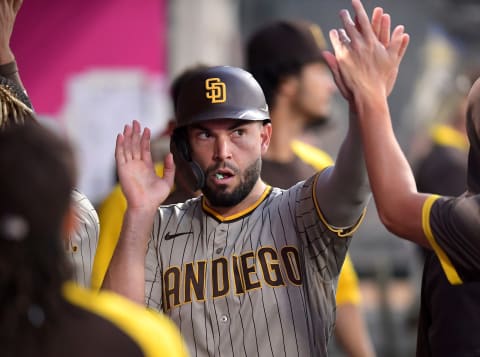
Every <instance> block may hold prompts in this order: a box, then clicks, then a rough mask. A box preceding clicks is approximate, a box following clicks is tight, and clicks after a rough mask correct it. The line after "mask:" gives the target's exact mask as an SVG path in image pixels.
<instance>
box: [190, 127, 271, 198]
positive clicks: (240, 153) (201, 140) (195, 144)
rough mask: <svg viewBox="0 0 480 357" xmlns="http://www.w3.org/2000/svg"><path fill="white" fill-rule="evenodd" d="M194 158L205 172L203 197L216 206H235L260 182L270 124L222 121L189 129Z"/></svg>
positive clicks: (268, 139)
mask: <svg viewBox="0 0 480 357" xmlns="http://www.w3.org/2000/svg"><path fill="white" fill-rule="evenodd" d="M188 132H189V140H190V145H191V150H192V157H193V159H194V160H195V161H196V162H197V163H198V164H199V165H200V167H201V168H202V170H203V171H204V172H205V187H204V188H203V190H202V191H203V194H204V195H205V197H206V199H207V200H208V202H209V204H210V205H212V206H214V207H232V206H235V205H237V204H238V203H240V202H241V201H242V200H243V199H245V198H246V197H247V196H248V194H249V193H250V192H251V191H252V189H253V187H254V186H255V184H256V183H257V182H258V181H259V178H260V170H261V155H262V154H263V153H264V152H265V151H266V150H267V148H268V143H269V141H270V135H271V126H270V124H267V125H262V123H261V122H258V121H240V120H233V119H222V120H212V121H205V122H202V123H201V124H199V125H196V126H192V127H190V128H189V131H188Z"/></svg>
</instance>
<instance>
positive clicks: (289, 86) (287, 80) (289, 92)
mask: <svg viewBox="0 0 480 357" xmlns="http://www.w3.org/2000/svg"><path fill="white" fill-rule="evenodd" d="M298 86H299V79H298V77H297V76H294V75H289V76H287V77H284V78H282V79H281V81H280V84H279V86H278V94H279V95H280V96H282V95H283V96H285V97H288V98H291V97H293V96H295V95H296V93H297V90H298Z"/></svg>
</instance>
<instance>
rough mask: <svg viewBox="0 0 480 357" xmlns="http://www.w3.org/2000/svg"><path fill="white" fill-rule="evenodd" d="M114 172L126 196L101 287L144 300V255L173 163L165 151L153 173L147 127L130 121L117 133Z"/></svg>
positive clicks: (169, 187) (139, 301)
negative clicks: (160, 165) (161, 164)
mask: <svg viewBox="0 0 480 357" xmlns="http://www.w3.org/2000/svg"><path fill="white" fill-rule="evenodd" d="M115 160H116V162H117V170H118V176H119V179H120V185H121V186H122V191H123V193H124V195H125V198H126V199H127V211H126V212H125V216H124V220H123V226H122V232H121V234H120V239H119V242H118V245H117V247H116V250H115V253H114V255H113V258H112V261H111V263H110V266H109V268H108V272H107V275H106V276H105V280H104V283H103V287H104V288H106V289H110V290H113V291H115V292H117V293H120V294H122V295H124V296H126V297H128V298H129V299H131V300H134V301H136V302H138V303H140V304H144V303H145V298H144V296H145V267H144V265H145V255H146V251H147V245H148V241H149V237H150V233H151V230H152V225H153V221H154V216H155V213H156V210H157V208H158V206H159V205H160V204H161V203H162V202H163V201H164V200H165V199H166V198H167V196H168V194H169V193H170V190H171V188H172V186H173V177H174V174H175V166H174V164H173V158H172V155H171V154H169V155H167V157H166V159H165V163H164V172H163V174H164V175H163V178H160V177H158V176H157V175H156V173H155V169H154V164H153V162H152V156H151V153H150V131H149V129H147V128H146V129H145V130H144V131H143V133H142V132H141V127H140V124H139V123H138V122H137V121H134V122H133V124H132V126H130V125H126V126H125V129H124V131H123V134H119V135H118V137H117V143H116V148H115Z"/></svg>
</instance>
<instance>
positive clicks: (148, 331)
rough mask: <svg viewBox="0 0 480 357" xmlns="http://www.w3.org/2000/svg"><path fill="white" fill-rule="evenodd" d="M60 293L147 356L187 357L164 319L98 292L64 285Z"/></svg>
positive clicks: (67, 284)
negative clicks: (117, 330)
mask: <svg viewBox="0 0 480 357" xmlns="http://www.w3.org/2000/svg"><path fill="white" fill-rule="evenodd" d="M62 294H63V296H64V297H65V299H66V300H67V301H68V302H70V303H71V304H73V305H75V306H78V307H80V308H83V309H85V310H87V311H90V312H92V313H94V314H96V315H99V316H101V317H103V318H105V319H106V320H108V321H110V322H111V323H113V324H114V325H116V326H117V327H118V328H119V329H120V330H122V331H123V332H124V333H125V334H126V335H128V336H129V337H130V338H132V339H133V340H134V341H135V342H136V343H137V345H138V346H139V348H140V349H141V350H142V351H143V354H144V355H145V356H146V357H161V356H188V352H187V348H186V346H185V344H184V341H183V339H182V337H181V335H180V332H179V331H178V329H177V327H176V325H175V324H174V323H173V322H172V321H171V320H170V319H169V318H167V317H166V316H164V315H161V314H159V313H157V312H155V311H153V310H147V309H146V308H145V307H143V306H141V305H137V304H135V303H133V302H131V301H129V300H127V299H125V298H124V297H122V296H120V295H117V294H114V293H111V292H108V291H101V292H99V293H97V292H93V291H91V290H87V289H84V288H82V287H80V286H78V285H77V284H75V283H73V282H66V283H65V284H64V285H63V288H62Z"/></svg>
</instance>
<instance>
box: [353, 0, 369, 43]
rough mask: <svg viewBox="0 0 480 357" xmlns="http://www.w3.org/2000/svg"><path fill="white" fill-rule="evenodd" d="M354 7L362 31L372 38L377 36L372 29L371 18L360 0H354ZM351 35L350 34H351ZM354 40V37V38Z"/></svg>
mask: <svg viewBox="0 0 480 357" xmlns="http://www.w3.org/2000/svg"><path fill="white" fill-rule="evenodd" d="M352 7H353V10H354V11H355V16H356V17H357V21H358V25H359V26H360V29H359V30H360V32H361V33H362V34H364V35H365V36H364V37H365V38H367V39H371V38H372V37H374V36H375V34H374V33H373V30H372V25H371V24H370V20H369V19H368V15H367V12H366V11H365V8H364V7H363V5H362V3H361V2H360V0H352ZM349 35H350V34H349ZM352 40H353V38H352Z"/></svg>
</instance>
